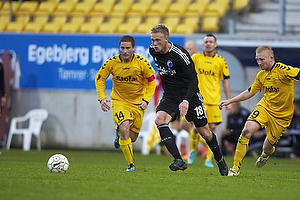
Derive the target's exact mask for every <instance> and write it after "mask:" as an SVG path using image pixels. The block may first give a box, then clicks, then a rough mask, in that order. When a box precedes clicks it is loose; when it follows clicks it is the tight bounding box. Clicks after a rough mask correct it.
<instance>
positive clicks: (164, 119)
mask: <svg viewBox="0 0 300 200" xmlns="http://www.w3.org/2000/svg"><path fill="white" fill-rule="evenodd" d="M171 120H172V117H171V116H170V115H169V114H168V113H166V112H165V111H162V110H160V111H158V112H157V114H156V119H155V124H156V125H157V128H158V130H159V134H160V137H161V141H162V143H163V144H164V145H165V146H166V147H167V149H168V151H169V152H170V154H172V156H173V158H174V163H172V164H171V165H170V166H169V168H170V169H171V170H172V171H177V170H185V169H186V168H187V165H186V163H185V162H183V160H182V158H181V155H180V153H179V150H178V148H177V145H176V141H175V136H174V134H173V133H172V131H171V130H170V128H169V125H168V124H169V123H170V121H171Z"/></svg>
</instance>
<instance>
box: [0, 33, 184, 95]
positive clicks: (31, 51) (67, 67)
mask: <svg viewBox="0 0 300 200" xmlns="http://www.w3.org/2000/svg"><path fill="white" fill-rule="evenodd" d="M121 37H122V35H81V34H72V35H68V34H23V33H20V34H11V33H10V34H8V33H1V34H0V49H1V50H12V51H14V52H15V53H16V55H17V56H18V57H19V63H20V68H21V73H22V75H21V79H20V88H30V89H42V88H43V89H82V90H94V89H95V85H94V78H95V76H96V73H97V72H98V70H99V68H100V67H101V65H102V64H103V63H104V62H105V61H106V60H107V59H109V58H110V57H112V56H115V55H118V54H119V53H120V52H119V44H118V43H119V39H120V38H121ZM133 37H134V38H135V40H136V48H135V53H138V54H140V55H142V56H144V57H146V58H147V59H148V60H149V62H150V63H151V64H152V65H153V67H155V65H154V62H153V59H152V57H151V56H150V54H149V51H148V48H149V46H150V44H151V39H150V35H149V36H141V35H133ZM170 41H172V42H174V43H177V44H179V45H183V44H184V38H183V37H182V36H178V37H177V36H174V37H170ZM111 87H112V83H111V80H108V81H107V84H106V89H111Z"/></svg>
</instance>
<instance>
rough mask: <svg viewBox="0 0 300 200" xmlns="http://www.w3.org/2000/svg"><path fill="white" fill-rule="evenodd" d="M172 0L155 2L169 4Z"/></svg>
mask: <svg viewBox="0 0 300 200" xmlns="http://www.w3.org/2000/svg"><path fill="white" fill-rule="evenodd" d="M172 1H173V0H156V1H155V2H156V3H165V4H171V3H172Z"/></svg>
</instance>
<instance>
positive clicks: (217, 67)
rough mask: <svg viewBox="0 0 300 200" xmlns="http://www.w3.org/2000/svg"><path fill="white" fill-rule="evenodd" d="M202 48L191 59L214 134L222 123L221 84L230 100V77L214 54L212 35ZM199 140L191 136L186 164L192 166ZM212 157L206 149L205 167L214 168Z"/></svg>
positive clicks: (229, 110)
mask: <svg viewBox="0 0 300 200" xmlns="http://www.w3.org/2000/svg"><path fill="white" fill-rule="evenodd" d="M203 47H204V51H203V52H201V53H196V54H194V55H193V56H192V59H193V61H194V63H195V70H196V72H197V77H198V87H199V90H200V94H201V95H202V96H203V100H204V103H203V104H204V108H205V112H206V115H207V122H208V125H209V128H210V130H211V131H212V132H214V133H216V127H217V125H218V124H220V123H221V122H222V115H221V111H220V109H219V107H218V104H219V102H220V100H221V82H222V86H223V90H224V93H225V96H226V99H230V86H229V82H228V79H229V78H230V75H229V70H228V67H227V63H226V61H225V59H224V58H223V57H221V56H220V55H218V54H217V53H216V52H215V50H216V48H217V38H216V37H215V36H214V35H213V34H207V35H206V36H205V37H204V39H203ZM226 110H227V111H228V114H230V112H231V110H232V108H231V105H229V106H226ZM200 139H201V138H200V136H199V134H192V137H191V147H192V148H191V153H190V155H189V161H188V164H193V162H194V159H195V155H196V152H197V147H198V143H199V141H200ZM212 156H213V154H212V152H211V150H210V149H209V148H207V155H206V161H205V166H206V167H214V165H213V164H212V162H211V160H212Z"/></svg>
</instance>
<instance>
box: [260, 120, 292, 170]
mask: <svg viewBox="0 0 300 200" xmlns="http://www.w3.org/2000/svg"><path fill="white" fill-rule="evenodd" d="M268 117H269V121H268V126H266V128H265V129H266V134H267V137H266V139H265V141H264V144H263V152H262V154H261V155H260V156H259V157H258V159H257V161H256V163H255V166H256V167H258V168H260V167H262V166H264V165H265V164H266V163H267V161H268V159H269V157H270V156H271V155H272V154H273V153H274V151H275V144H277V142H278V141H279V139H280V137H281V136H282V133H283V132H284V131H285V129H286V127H283V126H281V125H280V124H284V123H283V122H285V123H286V119H285V120H283V119H279V118H274V117H272V116H268Z"/></svg>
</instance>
